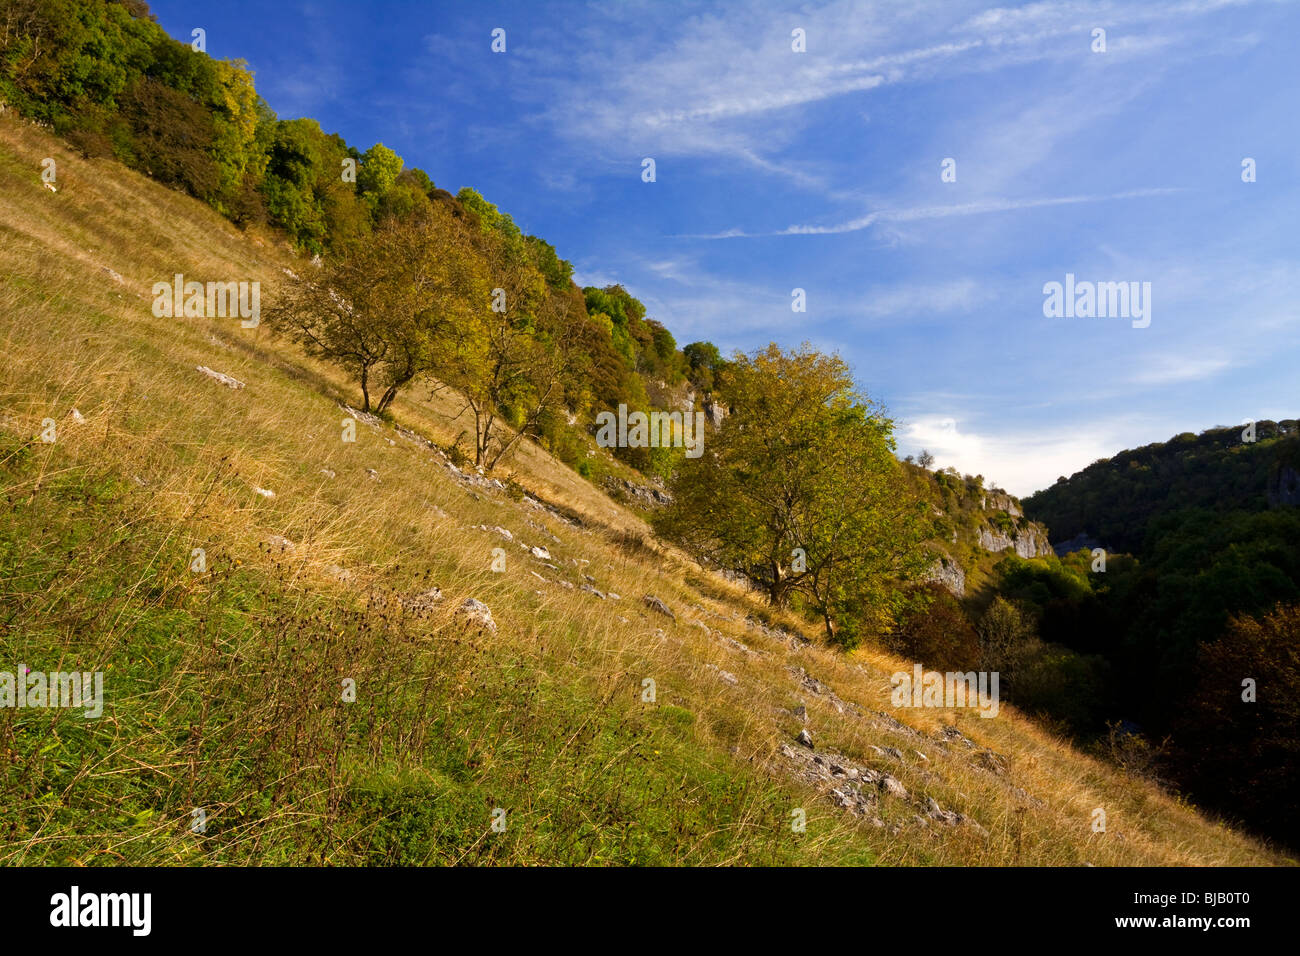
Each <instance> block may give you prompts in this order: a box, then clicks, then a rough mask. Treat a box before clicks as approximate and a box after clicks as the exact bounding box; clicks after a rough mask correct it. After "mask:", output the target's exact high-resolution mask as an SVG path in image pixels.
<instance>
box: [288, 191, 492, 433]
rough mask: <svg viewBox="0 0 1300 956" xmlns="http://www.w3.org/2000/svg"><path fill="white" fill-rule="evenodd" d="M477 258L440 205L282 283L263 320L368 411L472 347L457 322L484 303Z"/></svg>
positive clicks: (471, 317)
mask: <svg viewBox="0 0 1300 956" xmlns="http://www.w3.org/2000/svg"><path fill="white" fill-rule="evenodd" d="M487 304H488V289H487V281H486V273H485V268H484V264H483V262H482V259H481V258H480V257H479V255H478V254H477V251H476V250H475V249H474V247H473V245H472V244H471V243H470V241H469V239H468V237H467V236H466V235H465V230H464V227H463V226H462V225H461V224H460V223H458V222H457V221H455V220H454V219H453V218H452V217H451V215H450V214H449V213H446V212H445V211H444V212H441V213H435V214H433V215H432V218H431V219H430V220H429V221H428V222H421V223H414V222H411V223H403V222H393V223H389V224H388V225H386V226H385V227H384V228H381V229H380V230H378V231H376V233H375V234H374V236H373V237H372V238H371V239H370V241H368V242H363V243H358V244H357V245H355V246H353V247H351V248H350V249H349V250H348V251H347V253H346V254H344V255H341V256H339V257H338V258H336V259H333V260H331V261H329V262H328V263H327V264H326V265H325V266H324V267H323V268H322V269H321V270H320V272H319V274H316V275H309V276H307V277H306V278H303V279H300V280H298V281H296V282H294V283H291V284H290V285H289V286H288V287H287V289H286V290H285V291H284V294H283V295H282V296H281V297H280V300H279V301H278V302H277V303H276V304H275V306H274V307H273V308H272V309H270V310H269V311H268V314H267V319H268V324H269V325H270V326H271V327H272V328H273V329H275V330H277V331H281V332H285V333H287V334H289V335H291V336H292V337H293V338H294V339H295V340H296V341H298V342H299V343H300V344H301V345H303V346H304V347H305V348H306V349H307V351H308V352H310V353H312V354H315V355H320V356H322V357H324V358H327V359H329V360H331V361H333V362H335V363H337V364H339V365H340V366H342V367H343V368H345V369H346V370H348V371H349V372H350V373H351V374H352V375H353V376H354V377H355V378H356V379H357V381H358V384H359V385H360V387H361V396H362V409H363V411H367V412H369V411H370V410H371V400H370V396H371V390H372V388H374V387H378V388H380V389H382V393H381V396H380V399H379V402H378V404H377V405H376V406H375V411H377V412H383V411H385V410H386V409H387V408H388V407H389V405H391V404H392V402H393V399H394V398H396V397H397V394H398V392H399V391H400V390H401V389H402V388H403V387H405V386H406V385H408V384H410V383H411V382H412V381H414V380H415V379H417V378H419V377H420V376H423V375H429V374H437V373H439V372H443V373H445V372H446V370H448V369H451V368H454V367H456V365H457V364H459V362H460V360H461V359H463V357H464V356H465V355H468V354H472V353H473V351H474V348H475V345H474V343H473V341H472V339H471V336H470V335H469V334H468V331H467V330H472V329H473V328H474V327H475V324H476V321H477V318H478V313H479V312H481V311H483V310H484V309H486V308H487Z"/></svg>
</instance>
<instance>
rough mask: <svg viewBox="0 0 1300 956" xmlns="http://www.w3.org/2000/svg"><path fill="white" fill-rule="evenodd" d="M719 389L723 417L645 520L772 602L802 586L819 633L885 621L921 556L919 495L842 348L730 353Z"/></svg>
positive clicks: (852, 634)
mask: <svg viewBox="0 0 1300 956" xmlns="http://www.w3.org/2000/svg"><path fill="white" fill-rule="evenodd" d="M726 387H727V391H728V394H729V395H730V396H731V398H732V400H733V402H734V408H733V413H732V415H730V416H729V417H728V418H727V419H726V420H725V421H724V422H723V426H722V428H721V430H720V431H719V432H718V433H717V435H716V437H714V438H712V441H711V443H710V444H709V445H708V446H707V447H706V449H705V452H704V454H703V455H702V456H701V457H700V458H698V459H694V460H689V461H687V462H685V464H684V465H683V466H682V467H681V468H680V469H679V470H678V471H677V473H676V475H675V476H674V479H673V482H672V493H673V496H674V499H675V500H674V503H673V505H672V506H671V507H670V508H668V509H666V510H665V511H663V512H662V513H660V514H659V515H658V516H657V518H656V525H657V527H658V528H659V530H661V531H662V532H663V533H664V534H665V535H667V536H669V537H671V538H673V539H675V540H677V541H678V542H680V543H681V544H683V545H684V546H686V547H687V548H688V549H690V550H692V551H693V552H695V553H696V554H698V555H700V556H701V557H702V558H704V559H706V560H708V561H710V562H713V563H715V564H717V565H719V566H721V567H723V568H726V569H728V570H732V571H737V572H741V573H743V574H746V575H747V576H748V577H749V578H750V579H751V580H753V581H755V582H756V583H758V584H759V585H760V586H761V587H762V588H764V590H766V591H767V594H768V598H769V600H770V601H771V603H772V604H774V605H777V606H780V605H783V604H785V603H787V601H789V600H790V598H792V597H793V596H795V595H796V594H798V595H800V596H801V597H802V599H803V600H804V601H805V602H806V606H807V607H808V608H809V610H811V611H813V612H815V613H816V614H817V615H818V617H819V618H820V619H821V620H822V622H823V625H824V627H825V629H826V634H827V638H828V639H829V640H831V641H834V642H836V643H839V644H841V645H843V646H846V647H851V646H853V645H854V644H856V643H857V642H858V641H860V640H861V639H862V637H863V636H864V634H866V633H869V632H871V631H873V630H880V629H883V628H884V627H886V626H887V625H888V623H889V621H890V620H891V619H892V616H893V614H894V613H895V612H896V611H897V610H898V609H899V607H900V606H901V603H902V597H901V593H900V590H899V588H898V587H897V586H896V585H897V583H898V582H899V581H900V580H907V579H909V578H912V577H915V576H917V575H918V574H919V573H920V571H921V570H922V568H923V566H924V564H925V563H926V561H927V560H928V558H927V556H926V555H925V554H924V553H923V551H922V550H921V548H920V544H921V541H922V539H923V538H924V537H925V535H926V534H927V533H928V530H929V528H928V525H927V523H926V522H925V521H924V520H923V518H922V509H923V508H924V504H923V502H921V501H920V500H919V499H917V498H916V497H915V496H913V495H912V494H910V493H909V490H908V488H907V483H906V481H905V479H904V477H903V475H902V473H901V471H900V466H899V464H898V462H897V461H896V459H895V458H894V457H893V454H892V451H893V438H892V431H891V430H892V422H890V420H889V419H887V418H885V417H884V416H883V414H882V413H881V411H880V410H879V409H878V408H877V407H876V406H875V405H873V404H872V403H871V402H870V401H869V400H868V399H866V398H865V397H864V396H862V395H860V394H859V393H858V391H857V390H856V387H855V385H854V382H853V379H852V376H851V375H850V373H849V369H848V367H847V366H846V365H845V363H844V362H843V361H842V360H841V359H839V358H838V357H830V356H825V355H822V354H820V353H818V352H816V351H814V350H812V349H811V348H809V347H807V346H805V347H804V348H803V349H802V350H800V351H797V352H790V353H786V352H782V351H781V350H780V349H779V348H778V347H777V346H776V345H771V346H769V347H768V348H767V349H766V350H763V351H760V352H756V353H755V354H753V355H752V356H744V355H738V356H737V358H736V360H735V362H734V363H733V364H732V366H731V368H730V369H729V370H728V381H727V385H726ZM796 549H800V550H801V551H802V557H799V556H798V555H797V553H796Z"/></svg>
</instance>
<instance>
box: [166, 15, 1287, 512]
mask: <svg viewBox="0 0 1300 956" xmlns="http://www.w3.org/2000/svg"><path fill="white" fill-rule="evenodd" d="M152 9H153V10H154V12H155V14H156V15H157V16H158V18H159V20H160V22H161V23H162V25H163V26H164V27H165V28H167V29H168V31H169V32H170V33H171V34H172V35H173V36H176V37H178V38H181V39H186V40H188V39H189V36H190V31H191V29H192V28H194V27H202V28H204V29H205V30H206V31H207V45H208V52H209V53H211V54H212V55H213V56H216V57H220V58H224V57H230V58H243V59H245V60H247V61H248V62H249V64H250V66H251V67H252V69H253V70H254V71H255V72H256V75H257V85H258V89H259V91H260V92H261V94H262V95H263V96H264V97H265V98H266V100H267V101H268V102H269V103H270V104H271V106H272V107H273V108H274V109H275V110H276V112H277V113H278V114H279V115H280V116H281V117H285V118H289V117H294V116H311V117H315V118H316V119H318V120H320V122H321V125H322V126H323V127H324V128H325V129H326V131H329V132H338V133H340V134H342V135H343V136H344V137H345V138H346V139H347V140H348V142H350V143H352V144H353V145H356V146H358V147H359V148H362V149H364V148H366V147H368V146H369V145H371V144H372V143H374V142H377V141H379V142H383V143H385V144H386V145H388V146H390V147H392V148H393V149H395V150H396V151H397V152H398V153H400V154H401V155H402V156H403V157H404V158H405V159H406V162H407V163H408V165H414V166H419V167H421V168H423V169H424V170H425V171H426V172H428V173H429V175H430V176H432V177H433V180H434V182H435V183H437V184H438V185H439V186H442V187H444V188H446V189H449V190H451V191H453V192H455V191H456V190H457V189H459V188H460V187H462V186H473V187H474V188H476V189H478V190H479V191H480V192H481V193H483V194H484V195H485V196H486V197H487V198H488V199H489V200H491V201H493V202H495V203H497V204H498V205H499V206H500V207H501V208H502V209H503V210H505V211H506V212H508V213H510V214H511V215H512V216H513V217H514V218H515V220H516V221H517V222H518V223H519V224H520V226H521V227H522V228H523V229H524V230H525V231H526V232H531V233H535V234H537V235H540V236H542V237H544V238H546V239H547V240H549V241H550V242H552V243H553V244H554V245H555V246H556V248H557V250H558V251H559V253H560V255H562V256H563V257H565V258H567V259H569V260H571V261H572V262H573V263H574V264H575V266H576V270H577V274H576V278H577V279H578V281H579V282H580V283H581V284H584V285H604V284H606V283H609V282H621V283H623V284H624V285H625V286H626V287H627V288H628V289H629V290H630V291H631V292H632V293H633V294H634V295H636V296H637V297H638V298H640V299H641V300H642V301H643V302H645V303H646V305H647V307H648V309H649V314H650V315H651V316H653V317H654V318H657V319H659V320H660V321H662V322H663V323H664V324H665V325H667V326H668V328H669V329H671V330H672V331H673V333H674V335H676V337H677V340H678V343H679V344H685V343H687V342H691V341H695V340H699V339H708V340H711V341H713V342H715V343H716V344H717V345H718V346H719V347H721V348H722V349H723V350H724V351H727V352H729V351H731V350H733V349H742V350H745V351H750V350H753V349H755V348H759V347H761V346H763V345H765V344H766V343H768V342H770V341H776V342H779V343H781V344H782V345H785V346H793V345H797V344H799V343H800V342H802V341H809V342H811V343H812V344H814V345H815V346H817V347H819V348H821V349H823V350H826V351H838V352H839V353H840V354H842V355H843V356H844V357H845V358H846V359H847V360H848V361H849V362H851V363H852V365H853V367H854V370H855V373H856V376H857V378H858V381H859V382H860V383H861V385H862V386H863V387H864V389H865V390H866V392H867V393H868V394H869V395H870V396H871V397H872V398H874V399H876V400H877V401H880V402H882V403H884V404H885V406H886V407H887V408H888V409H889V411H890V412H891V413H892V414H893V416H894V417H895V418H896V420H897V421H898V438H899V445H900V454H906V453H908V452H915V451H917V450H919V449H920V448H921V447H927V448H929V449H930V450H931V451H932V452H934V454H935V456H936V459H937V464H938V465H939V466H946V465H953V466H955V467H957V468H958V469H959V470H961V471H962V472H966V473H971V474H976V473H979V474H983V475H984V476H985V478H986V479H987V480H988V481H990V482H996V483H999V484H1001V485H1002V486H1004V487H1006V488H1008V489H1009V490H1011V491H1012V492H1015V493H1017V494H1021V495H1023V494H1028V493H1029V492H1031V491H1033V490H1035V489H1037V488H1040V487H1043V486H1045V485H1048V484H1051V483H1052V482H1053V481H1054V480H1055V479H1056V477H1057V476H1058V475H1061V474H1065V475H1068V474H1071V473H1073V472H1074V471H1077V470H1078V469H1080V468H1082V467H1084V466H1085V465H1087V464H1089V463H1090V462H1092V461H1093V460H1095V459H1097V458H1099V457H1105V456H1109V455H1112V454H1114V453H1115V452H1117V451H1119V450H1120V449H1123V448H1128V447H1135V446H1137V445H1141V444H1146V443H1148V442H1151V441H1161V440H1164V439H1166V438H1168V437H1170V436H1171V435H1174V434H1176V433H1178V432H1181V431H1200V430H1201V429H1203V428H1206V427H1209V426H1213V425H1235V424H1237V423H1239V422H1241V421H1243V420H1244V419H1259V418H1290V417H1295V416H1296V415H1297V414H1300V268H1297V267H1298V266H1300V239H1298V233H1300V161H1298V158H1297V156H1298V154H1300V108H1298V107H1297V95H1298V94H1300V58H1298V57H1297V55H1296V52H1295V49H1294V47H1295V43H1296V40H1297V38H1300V7H1298V6H1297V5H1296V4H1294V3H1285V2H1250V0H1242V2H1227V0H1147V2H1131V3H1111V2H1082V0H1062V2H1041V3H1030V4H1025V5H1007V6H1002V7H994V6H989V5H987V4H978V3H967V2H961V0H951V2H941V3H928V2H924V0H920V2H833V3H818V2H808V3H801V4H788V5H782V4H776V3H767V2H751V3H725V2H710V3H676V2H671V0H657V2H626V3H601V4H596V3H590V4H587V3H551V2H547V3H540V2H536V0H527V2H518V3H493V2H482V0H476V2H472V3H471V2H464V3H430V2H427V0H426V2H418V3H416V2H411V3H380V2H375V3H356V2H335V0H312V2H293V0H289V2H283V3H276V4H266V3H263V2H254V3H250V2H242V0H220V2H207V0H197V2H196V0H186V2H180V0H156V2H154V3H152ZM498 27H499V28H502V29H504V30H505V31H506V52H505V53H493V52H492V51H491V42H492V37H491V33H492V31H493V29H495V28H498ZM1098 28H1101V29H1104V30H1105V31H1106V35H1105V46H1106V49H1105V52H1095V51H1094V50H1093V46H1094V45H1095V41H1094V36H1093V31H1094V30H1095V29H1098ZM795 29H802V30H803V31H804V33H805V36H806V52H803V53H796V52H794V51H793V50H792V42H793V41H792V31H793V30H795ZM645 157H652V158H654V160H655V163H656V174H657V180H656V181H655V182H653V183H646V182H643V181H642V175H641V173H642V160H643V159H644V158H645ZM1246 157H1250V158H1252V159H1254V160H1255V163H1256V177H1257V181H1256V182H1253V183H1244V182H1243V181H1242V161H1243V159H1244V158H1246ZM946 158H952V159H953V160H955V162H956V181H955V182H943V181H941V164H942V162H943V160H944V159H946ZM1066 273H1073V274H1074V275H1075V276H1076V277H1077V278H1078V279H1079V280H1091V281H1124V282H1150V283H1151V323H1150V326H1149V327H1147V328H1134V327H1133V326H1132V323H1131V322H1130V321H1129V320H1128V319H1125V318H1047V317H1045V316H1044V314H1043V302H1044V298H1045V296H1044V293H1043V286H1044V284H1045V283H1048V282H1053V281H1056V282H1063V281H1064V279H1065V275H1066ZM795 288H802V289H804V290H805V292H806V296H807V311H806V312H804V313H794V312H792V310H791V292H792V290H793V289H795Z"/></svg>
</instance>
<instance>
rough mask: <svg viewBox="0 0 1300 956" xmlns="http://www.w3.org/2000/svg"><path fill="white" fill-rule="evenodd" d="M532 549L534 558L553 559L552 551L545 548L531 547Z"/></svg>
mask: <svg viewBox="0 0 1300 956" xmlns="http://www.w3.org/2000/svg"><path fill="white" fill-rule="evenodd" d="M530 550H531V551H532V553H533V557H534V558H538V559H539V560H542V561H549V560H551V552H549V551H547V550H546V549H545V548H531V549H530Z"/></svg>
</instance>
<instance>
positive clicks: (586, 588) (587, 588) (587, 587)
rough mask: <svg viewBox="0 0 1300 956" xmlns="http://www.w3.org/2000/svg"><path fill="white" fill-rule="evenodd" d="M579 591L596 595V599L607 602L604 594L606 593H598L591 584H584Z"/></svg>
mask: <svg viewBox="0 0 1300 956" xmlns="http://www.w3.org/2000/svg"><path fill="white" fill-rule="evenodd" d="M579 590H581V591H586V592H587V593H588V594H594V595H596V597H598V598H600V599H601V600H602V601H603V600H605V592H604V591H597V590H596V589H595V588H593V587H592V586H591V585H590V584H582V585H579Z"/></svg>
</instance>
